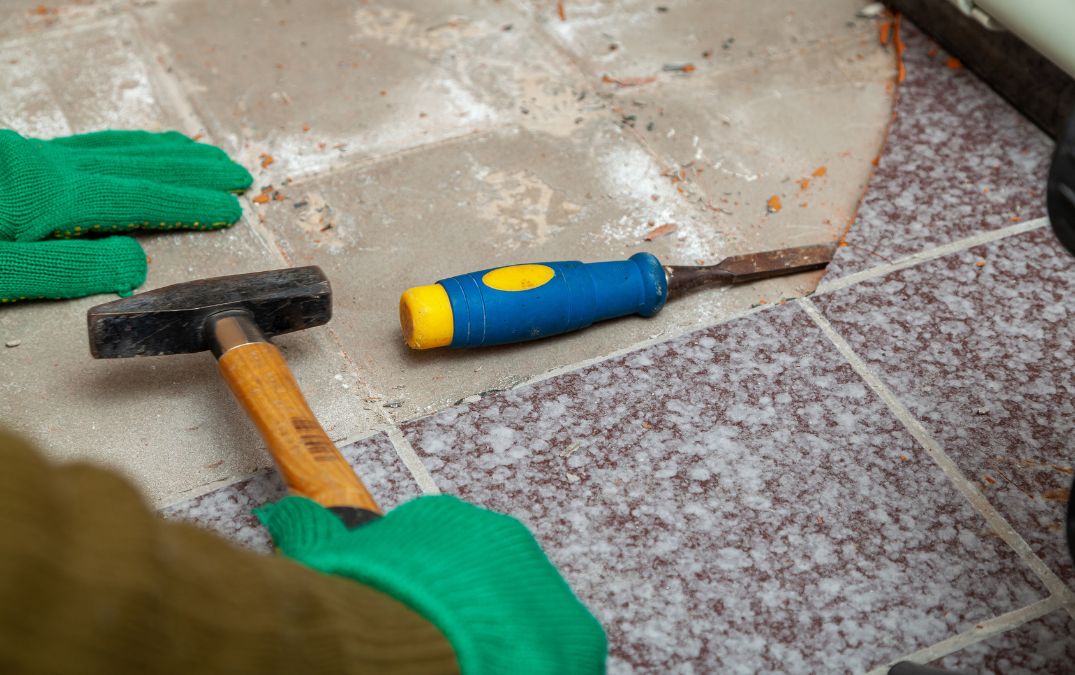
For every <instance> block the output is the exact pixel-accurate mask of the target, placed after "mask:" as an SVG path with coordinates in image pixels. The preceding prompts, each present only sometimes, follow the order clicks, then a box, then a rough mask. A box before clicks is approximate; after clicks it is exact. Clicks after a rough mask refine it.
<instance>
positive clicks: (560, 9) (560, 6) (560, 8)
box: [556, 0, 567, 21]
mask: <svg viewBox="0 0 1075 675" xmlns="http://www.w3.org/2000/svg"><path fill="white" fill-rule="evenodd" d="M556 15H557V16H559V17H560V20H561V21H567V12H565V11H564V0H557V2H556Z"/></svg>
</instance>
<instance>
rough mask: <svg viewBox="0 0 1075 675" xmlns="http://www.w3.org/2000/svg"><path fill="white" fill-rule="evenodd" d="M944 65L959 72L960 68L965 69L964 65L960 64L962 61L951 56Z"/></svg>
mask: <svg viewBox="0 0 1075 675" xmlns="http://www.w3.org/2000/svg"><path fill="white" fill-rule="evenodd" d="M944 65H946V66H948V67H949V68H951V69H952V70H959V69H960V68H962V67H963V64H962V63H961V62H960V60H959V59H957V58H956V57H954V56H949V57H948V58H947V59H946V60H945V62H944Z"/></svg>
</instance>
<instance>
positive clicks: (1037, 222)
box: [814, 218, 1049, 295]
mask: <svg viewBox="0 0 1075 675" xmlns="http://www.w3.org/2000/svg"><path fill="white" fill-rule="evenodd" d="M1048 224H1049V219H1048V218H1035V219H1034V220H1028V221H1026V222H1025V223H1019V224H1017V225H1010V226H1008V227H1002V228H1000V229H999V230H992V231H990V232H983V233H981V234H976V235H973V236H970V237H965V238H963V239H958V240H956V241H953V242H950V243H948V244H944V245H943V246H937V247H936V248H931V249H926V250H924V251H919V252H918V253H915V254H912V255H909V256H907V257H906V258H901V259H899V260H897V261H895V262H891V263H886V264H884V265H878V266H877V267H871V268H870V269H867V270H863V271H861V272H855V273H854V274H849V275H847V276H846V277H841V278H839V279H834V280H833V281H831V282H826V281H824V280H822V282H821V284H820V285H818V287H817V290H816V291H814V294H815V295H823V294H825V293H831V292H833V291H838V290H840V289H843V288H847V287H848V286H853V285H854V284H857V283H860V282H862V281H866V280H868V279H873V278H876V277H882V276H885V275H886V274H891V273H892V272H896V271H899V270H902V269H906V268H908V267H914V266H915V265H917V264H919V263H923V262H926V261H927V260H934V259H936V258H941V257H944V256H946V255H949V254H952V253H958V252H959V251H964V250H966V249H968V248H973V247H975V246H981V245H982V244H988V243H990V242H993V241H997V240H998V239H1005V238H1007V237H1013V236H1015V235H1017V234H1023V233H1024V232H1030V231H1031V230H1038V229H1041V228H1043V227H1045V226H1046V225H1048ZM852 227H853V226H852Z"/></svg>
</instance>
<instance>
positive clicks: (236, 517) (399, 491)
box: [160, 434, 421, 552]
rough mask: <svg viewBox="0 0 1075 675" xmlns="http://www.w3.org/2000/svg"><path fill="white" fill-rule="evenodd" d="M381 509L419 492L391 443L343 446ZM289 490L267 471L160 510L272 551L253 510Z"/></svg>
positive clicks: (376, 440) (374, 440)
mask: <svg viewBox="0 0 1075 675" xmlns="http://www.w3.org/2000/svg"><path fill="white" fill-rule="evenodd" d="M340 452H342V453H343V456H344V457H346V458H347V461H349V462H350V463H351V466H352V467H354V469H355V472H356V473H358V475H359V476H360V477H361V478H362V482H363V483H365V484H366V487H367V488H368V489H369V491H370V494H372V495H373V498H374V499H376V500H377V503H378V504H379V505H380V506H381V508H383V509H385V510H388V509H391V508H392V507H394V506H396V505H398V504H400V503H402V502H404V501H406V500H408V499H411V498H413V497H417V496H418V495H419V494H421V492H420V490H419V489H418V485H417V483H415V482H414V479H413V478H412V477H411V474H410V472H409V471H408V470H407V467H405V466H404V465H403V462H401V461H400V459H399V456H398V455H397V454H396V451H395V449H394V448H393V447H392V443H391V441H389V440H388V437H387V436H385V435H384V434H378V435H376V436H372V437H370V438H367V439H363V440H361V441H355V442H354V443H351V444H350V445H347V446H344V447H341V448H340ZM286 493H287V489H286V488H285V487H284V483H283V481H282V480H281V478H280V475H279V474H278V473H277V472H276V471H275V470H273V469H264V470H262V471H259V472H258V473H256V474H254V475H253V476H251V477H250V478H247V479H245V480H242V481H239V482H237V483H232V484H231V485H226V486H224V487H221V488H218V489H216V490H213V491H212V492H207V493H205V494H203V495H199V496H197V497H194V498H192V499H188V500H186V501H183V502H179V503H177V504H172V505H171V506H168V507H166V508H163V509H161V510H160V514H161V515H162V516H164V517H165V518H168V519H171V520H182V521H185V522H189V523H193V524H194V525H197V526H199V527H202V528H205V529H207V530H212V531H213V532H216V533H217V534H219V535H221V536H222V537H225V538H227V539H229V540H231V541H232V542H234V543H236V544H239V545H240V546H243V547H245V548H248V549H251V550H254V551H259V552H268V551H269V550H271V549H272V542H271V540H270V539H269V534H268V532H266V531H265V528H263V527H262V526H261V523H260V522H259V521H258V519H257V517H255V516H254V513H253V511H254V509H255V508H257V507H259V506H262V505H263V504H266V503H268V502H271V501H277V500H279V499H282V498H283V497H284V496H285V495H286Z"/></svg>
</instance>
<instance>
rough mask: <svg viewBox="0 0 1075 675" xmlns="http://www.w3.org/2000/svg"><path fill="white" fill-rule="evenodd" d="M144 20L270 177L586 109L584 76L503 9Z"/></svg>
mask: <svg viewBox="0 0 1075 675" xmlns="http://www.w3.org/2000/svg"><path fill="white" fill-rule="evenodd" d="M143 14H144V16H145V17H146V24H147V27H148V28H147V30H148V32H149V33H150V34H151V35H152V36H153V37H152V38H151V40H152V41H153V42H154V44H153V46H152V48H153V49H154V51H155V52H156V53H157V54H159V55H160V58H161V59H162V60H163V61H165V62H166V63H168V64H170V65H171V66H173V67H174V69H175V71H176V73H177V74H178V75H179V76H180V77H181V79H182V80H183V81H184V82H185V83H186V85H187V87H188V88H189V89H190V90H191V91H192V92H194V105H195V107H196V109H197V110H198V112H199V114H200V115H201V116H202V117H203V118H204V120H205V121H206V123H207V124H208V125H209V127H210V130H211V131H212V133H213V136H214V137H215V138H216V139H217V140H218V141H220V142H223V143H225V145H226V146H227V147H228V148H229V149H230V150H233V151H235V152H237V153H238V156H239V157H241V158H243V159H244V161H245V163H246V164H248V165H251V166H259V165H261V164H265V165H266V166H264V167H262V168H264V169H265V170H264V171H262V172H261V173H262V174H263V176H264V178H265V180H267V181H271V180H276V181H279V180H281V179H283V178H285V177H287V176H297V175H302V174H307V173H310V172H317V171H322V170H324V169H326V168H327V167H329V166H331V165H332V164H333V163H335V162H338V160H339V159H340V157H341V156H356V157H370V156H378V155H384V154H388V153H392V152H395V151H398V150H401V149H405V148H409V147H413V146H416V145H422V144H427V143H431V142H436V141H439V140H443V139H446V138H452V137H456V136H460V135H465V134H467V133H469V132H472V131H474V130H478V129H485V128H488V127H490V126H496V125H501V124H505V123H510V122H515V121H525V122H527V123H528V124H530V125H533V126H537V127H540V128H544V129H547V130H557V129H560V130H565V131H570V127H571V126H572V125H573V121H574V119H576V118H577V117H579V116H584V115H586V114H587V111H588V109H589V108H590V102H589V101H579V100H578V95H579V94H580V93H581V92H582V88H583V86H584V82H583V81H582V79H581V73H579V72H578V71H577V70H575V69H574V67H573V66H571V64H570V61H569V60H568V59H567V58H566V57H564V56H562V55H560V54H559V53H558V52H557V51H556V50H555V49H554V48H553V47H552V46H551V45H550V44H549V43H548V41H547V40H545V39H543V38H542V37H541V35H540V34H539V31H537V30H536V29H535V28H534V27H533V26H532V24H530V23H528V22H526V21H524V20H523V19H524V16H523V14H522V13H520V12H518V11H516V10H515V9H514V7H512V6H511V5H510V4H508V3H499V2H479V3H473V2H463V1H461V0H453V1H452V2H437V3H424V2H418V1H417V0H411V1H408V2H393V3H379V4H374V3H354V2H346V1H344V0H332V1H329V2H321V3H317V4H316V6H312V5H307V4H305V3H296V2H282V1H279V2H255V1H253V0H244V1H241V2H233V3H218V2H209V1H208V0H204V1H191V2H185V3H182V4H172V5H167V6H164V7H161V8H160V9H159V10H158V9H155V8H150V9H148V10H147V11H146V12H144V13H143ZM267 156H271V157H272V158H273V161H272V163H271V164H270V163H269V162H268V161H267Z"/></svg>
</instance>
